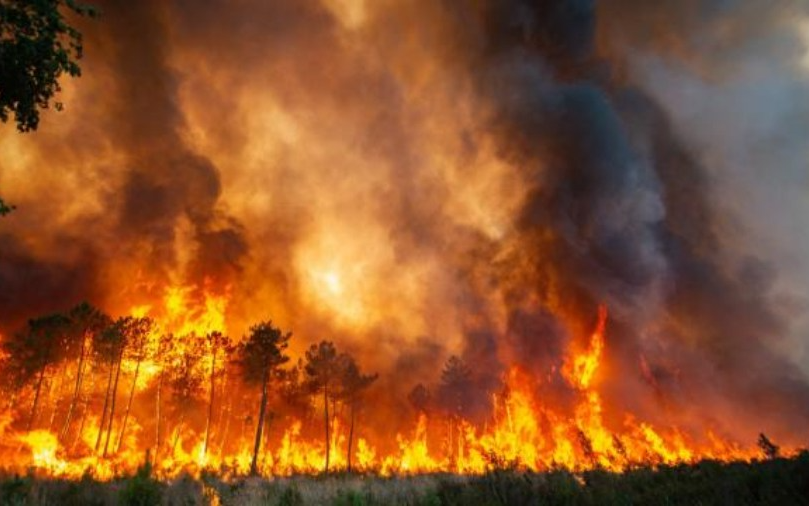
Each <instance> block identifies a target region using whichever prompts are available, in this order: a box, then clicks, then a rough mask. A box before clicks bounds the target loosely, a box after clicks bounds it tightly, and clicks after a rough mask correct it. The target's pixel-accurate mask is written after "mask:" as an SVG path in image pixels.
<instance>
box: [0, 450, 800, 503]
mask: <svg viewBox="0 0 809 506" xmlns="http://www.w3.org/2000/svg"><path fill="white" fill-rule="evenodd" d="M0 503H1V504H4V505H37V506H38V505H65V506H70V505H98V506H106V505H142V506H150V505H161V504H165V505H169V504H183V505H222V506H227V505H247V506H249V505H307V504H316V505H323V504H332V505H346V506H348V505H351V506H360V505H388V504H397V505H425V506H426V505H429V506H439V505H468V504H475V505H512V504H585V505H590V504H592V505H600V504H626V505H629V504H650V505H654V504H666V505H671V504H688V505H692V504H703V505H708V504H772V505H784V504H795V505H799V504H809V452H805V451H804V452H801V453H800V454H798V455H796V456H794V457H791V458H772V459H766V460H756V461H753V462H719V461H710V460H705V461H701V462H698V463H695V464H690V465H685V464H681V465H675V466H670V465H659V466H654V467H652V466H638V467H633V468H631V469H628V470H626V471H624V472H623V473H615V472H611V471H607V470H603V469H594V470H590V471H584V472H581V473H571V472H570V471H567V470H563V469H558V470H552V471H547V472H543V473H535V472H531V471H520V470H517V469H513V468H504V469H496V470H492V471H490V472H488V473H486V474H483V475H479V476H468V475H457V474H447V473H435V474H423V475H417V476H387V477H383V476H378V475H361V474H347V473H343V474H328V475H297V476H289V477H278V478H272V479H263V478H236V479H223V478H222V477H220V476H217V475H212V474H203V475H202V476H201V477H199V478H192V477H190V476H188V475H182V476H179V477H176V478H174V479H171V480H157V479H155V478H154V477H153V476H152V475H151V470H150V468H149V467H148V466H146V467H141V468H140V469H139V470H138V472H137V473H136V474H135V475H130V476H121V477H116V478H113V479H111V480H109V481H106V482H105V481H98V480H95V479H93V478H91V477H90V476H85V477H83V478H81V479H80V480H75V481H71V480H62V479H55V478H48V477H40V476H37V475H36V474H34V473H33V472H32V473H31V474H29V475H27V476H23V477H20V476H8V475H7V476H4V477H2V478H0Z"/></svg>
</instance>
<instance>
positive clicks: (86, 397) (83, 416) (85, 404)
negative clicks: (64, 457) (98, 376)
mask: <svg viewBox="0 0 809 506" xmlns="http://www.w3.org/2000/svg"><path fill="white" fill-rule="evenodd" d="M93 390H95V380H94V379H93V378H92V376H91V380H90V388H89V389H88V391H87V392H85V393H84V396H83V397H84V398H83V400H82V401H81V404H82V410H81V423H80V424H79V432H78V435H77V436H76V437H75V438H74V439H73V444H72V445H71V447H70V449H71V451H73V450H75V449H76V446H78V444H79V441H82V434H84V426H85V425H86V424H87V414H88V413H89V412H90V392H92V391H93Z"/></svg>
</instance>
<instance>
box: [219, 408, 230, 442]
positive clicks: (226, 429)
mask: <svg viewBox="0 0 809 506" xmlns="http://www.w3.org/2000/svg"><path fill="white" fill-rule="evenodd" d="M223 404H224V403H223ZM232 404H233V401H232V400H228V402H227V404H224V405H223V407H222V409H223V415H222V417H221V419H220V423H219V427H221V428H222V437H221V438H220V439H219V451H220V452H222V453H224V452H225V448H227V444H228V435H229V434H230V419H231V418H233V413H232V411H233V409H232V407H231V405H232ZM222 420H224V423H222Z"/></svg>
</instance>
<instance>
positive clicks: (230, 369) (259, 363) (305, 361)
mask: <svg viewBox="0 0 809 506" xmlns="http://www.w3.org/2000/svg"><path fill="white" fill-rule="evenodd" d="M291 337H292V334H291V332H284V331H282V330H281V329H279V328H278V327H276V326H275V325H274V324H273V323H272V321H269V320H268V321H263V322H259V323H257V324H255V325H253V326H251V327H250V329H249V332H248V334H247V335H246V336H244V337H243V338H242V339H241V340H239V341H238V342H236V341H235V340H233V339H232V338H231V337H229V336H226V335H223V334H222V333H220V332H210V333H207V334H205V335H196V334H187V335H173V334H170V333H166V334H161V333H159V332H158V329H157V326H156V323H155V321H154V320H152V319H150V318H148V317H135V316H124V317H120V318H117V319H113V318H111V317H110V316H109V315H107V314H105V313H104V312H103V311H101V310H99V309H98V308H96V307H93V306H92V305H90V304H88V303H81V304H79V305H77V306H76V307H74V308H72V309H70V310H69V311H67V312H65V313H59V314H52V315H47V316H42V317H39V318H34V319H32V320H30V321H29V322H28V324H27V325H26V326H25V328H24V329H21V330H20V331H18V332H15V333H14V334H13V335H11V336H8V337H6V339H5V340H4V341H3V342H2V343H0V360H2V362H1V363H0V367H1V370H2V381H3V383H2V386H3V389H4V390H5V391H6V393H7V395H6V399H8V401H7V405H6V406H4V409H5V411H6V412H14V413H16V419H15V421H14V423H17V424H18V426H20V427H21V428H24V429H25V430H26V431H31V430H35V429H45V430H48V431H50V432H52V433H54V434H56V435H57V437H58V439H59V441H60V444H61V445H62V446H63V448H65V449H66V451H67V452H68V453H69V452H75V451H78V450H77V446H78V445H79V444H80V443H79V442H80V441H81V440H82V439H83V438H82V435H85V432H86V431H87V430H89V427H90V425H89V420H93V421H94V422H95V423H96V425H97V427H96V432H95V433H94V435H93V440H92V443H91V444H90V445H89V446H91V450H92V452H94V453H95V454H96V455H98V456H100V457H102V458H105V457H108V456H112V455H115V454H116V453H118V452H120V451H121V449H122V446H124V445H125V441H126V438H127V436H128V435H129V434H128V433H127V430H128V428H129V426H130V425H131V418H132V413H133V399H134V398H135V397H136V395H139V396H140V408H141V411H143V409H146V410H147V412H148V411H150V409H149V408H148V405H149V404H150V403H152V402H153V404H151V405H152V407H153V408H152V409H153V411H151V412H152V413H153V415H152V416H151V417H150V418H152V419H153V423H154V432H153V435H152V440H153V442H152V444H150V445H149V444H147V446H149V447H151V448H152V450H153V452H154V454H153V459H154V461H155V462H159V458H160V457H161V455H162V454H163V452H166V451H169V452H170V453H173V451H174V449H175V447H176V445H177V442H178V439H179V437H180V434H181V432H182V431H183V428H184V425H185V424H187V423H188V422H189V421H190V420H189V416H190V415H191V414H192V413H191V411H192V410H193V411H194V412H199V410H200V408H203V409H204V412H205V423H204V429H203V430H202V434H201V439H202V455H201V457H202V459H203V460H204V459H205V456H206V455H207V453H208V452H209V451H210V448H211V447H212V445H213V444H214V442H213V441H212V431H213V427H214V425H215V424H216V425H218V426H219V427H220V431H219V432H220V436H221V437H220V440H219V443H218V447H219V449H220V451H222V452H223V453H224V448H225V447H226V446H227V437H228V433H229V424H230V420H231V419H232V418H233V416H232V415H233V411H234V409H237V407H236V406H234V400H233V398H231V399H228V401H229V402H224V399H223V402H218V401H219V400H218V399H217V396H222V397H224V396H225V394H226V393H227V394H228V395H229V396H230V397H234V396H236V395H240V396H242V398H245V399H247V400H248V401H249V399H253V401H249V402H250V403H251V404H254V409H250V408H248V409H247V410H246V411H247V413H249V414H248V415H247V416H245V417H244V418H243V420H244V424H243V426H242V428H241V429H242V431H244V426H245V425H247V424H248V423H250V422H251V421H254V423H255V425H254V430H255V432H254V437H253V438H252V439H253V444H252V461H251V466H250V471H251V473H253V474H256V473H257V472H258V463H259V457H260V455H261V447H262V441H263V439H264V437H263V432H264V430H265V425H266V422H267V419H268V417H271V416H272V415H273V413H268V411H269V408H268V406H269V405H270V403H271V399H273V402H282V403H284V404H285V405H286V406H287V407H288V408H289V410H290V411H295V410H296V409H297V410H298V411H306V410H307V409H310V408H311V407H312V406H314V405H316V404H320V403H322V415H323V425H322V427H323V429H324V430H323V432H324V441H325V464H324V471H328V470H329V463H330V457H331V455H330V451H331V446H332V445H331V444H330V441H331V439H330V438H331V437H332V430H333V425H334V423H335V410H336V409H337V408H338V406H339V408H340V409H341V412H342V411H343V410H347V412H348V413H347V418H348V420H349V433H348V449H347V455H346V462H347V467H348V470H349V471H350V470H351V465H352V450H353V443H354V439H355V421H356V419H357V417H356V412H357V409H358V407H359V405H360V402H361V400H362V397H363V393H364V392H365V391H366V389H367V388H368V387H369V386H370V385H371V384H373V383H374V381H375V380H376V379H377V375H376V374H366V373H364V372H363V371H362V370H361V369H360V367H359V365H358V364H357V362H356V361H355V359H354V358H353V357H352V356H351V355H349V354H347V353H343V352H340V351H338V349H337V348H336V347H335V345H334V344H333V343H332V342H329V341H322V342H320V343H318V344H314V345H312V346H311V347H310V348H309V349H308V350H307V351H306V353H305V354H304V357H303V358H302V359H301V360H299V361H298V362H297V364H293V365H290V364H289V362H290V357H289V355H288V353H287V349H288V346H289V341H290V339H291ZM124 377H126V378H127V381H128V389H126V391H123V392H121V391H120V390H121V389H122V388H123V385H124V383H125V381H124ZM236 392H238V394H237V393H236ZM25 395H29V396H30V399H29V401H30V407H28V408H23V407H21V406H20V403H21V401H22V400H24V396H25ZM245 396H246V397H245ZM279 399H280V400H279ZM217 403H218V404H219V408H218V409H215V406H216V404H217ZM144 405H146V406H147V408H144ZM194 408H196V409H194ZM48 414H49V416H45V415H48ZM96 417H97V418H96ZM215 419H216V420H215ZM169 429H171V430H169ZM86 439H87V438H86V437H85V438H84V440H85V444H87V441H86ZM84 451H85V452H86V451H87V449H86V448H85V450H84Z"/></svg>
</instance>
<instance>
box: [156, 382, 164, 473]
mask: <svg viewBox="0 0 809 506" xmlns="http://www.w3.org/2000/svg"><path fill="white" fill-rule="evenodd" d="M163 376H164V373H163V367H162V366H161V367H160V374H159V375H158V377H157V394H156V395H155V411H156V413H155V443H154V461H155V464H157V462H158V460H157V459H158V455H159V454H160V436H161V433H160V416H161V412H160V395H161V391H162V390H163Z"/></svg>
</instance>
